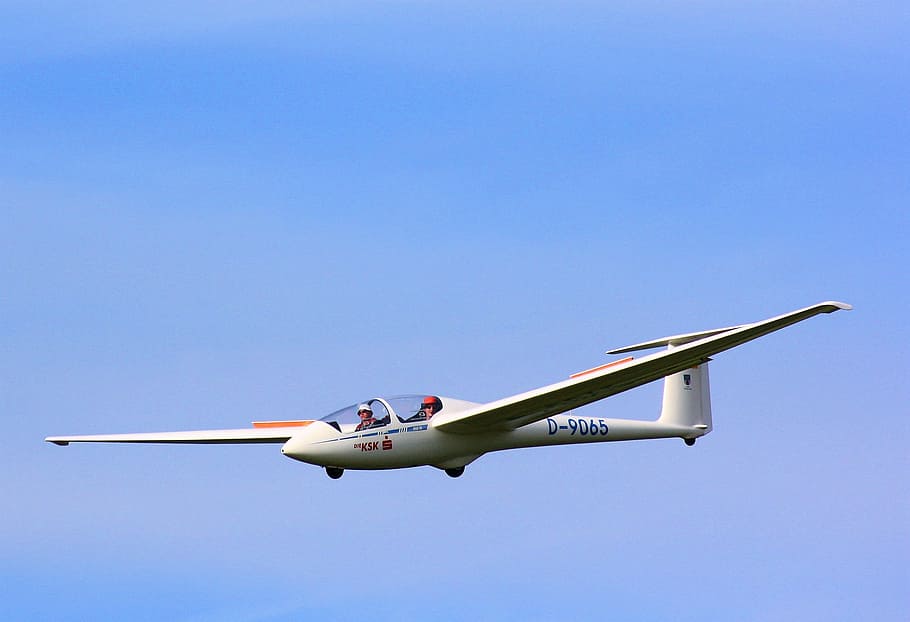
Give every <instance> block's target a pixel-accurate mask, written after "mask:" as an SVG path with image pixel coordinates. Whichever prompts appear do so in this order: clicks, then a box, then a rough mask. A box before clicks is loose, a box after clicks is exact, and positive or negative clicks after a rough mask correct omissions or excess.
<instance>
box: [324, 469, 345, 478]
mask: <svg viewBox="0 0 910 622" xmlns="http://www.w3.org/2000/svg"><path fill="white" fill-rule="evenodd" d="M325 474H326V475H328V476H329V477H331V478H332V479H338V478H339V477H341V476H342V475H344V469H339V468H338V467H326V468H325Z"/></svg>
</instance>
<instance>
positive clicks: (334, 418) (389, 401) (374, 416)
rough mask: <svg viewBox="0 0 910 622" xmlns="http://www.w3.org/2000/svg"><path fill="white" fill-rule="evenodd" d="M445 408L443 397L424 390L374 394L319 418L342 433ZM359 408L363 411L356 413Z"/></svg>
mask: <svg viewBox="0 0 910 622" xmlns="http://www.w3.org/2000/svg"><path fill="white" fill-rule="evenodd" d="M444 407H445V404H444V403H443V401H442V398H440V397H438V396H436V395H427V394H425V393H422V394H413V395H396V396H394V397H388V398H383V397H374V398H372V399H369V400H364V401H362V402H357V403H356V404H351V405H350V406H346V407H345V408H342V409H340V410H336V411H335V412H333V413H331V414H328V415H326V416H325V417H322V418H321V419H320V421H325V422H326V423H329V424H333V425H336V427H338V428H339V429H340V430H341V431H342V432H355V431H360V430H369V429H373V428H382V427H385V426H387V425H390V424H393V423H394V424H399V423H414V422H418V421H426V420H427V419H429V418H431V417H432V416H433V415H435V414H436V413H438V412H439V411H441V410H442V409H443V408H444ZM358 411H365V412H362V413H361V414H358Z"/></svg>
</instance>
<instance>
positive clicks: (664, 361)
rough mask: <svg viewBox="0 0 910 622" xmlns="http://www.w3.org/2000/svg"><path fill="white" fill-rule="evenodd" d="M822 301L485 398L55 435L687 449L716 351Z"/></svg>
mask: <svg viewBox="0 0 910 622" xmlns="http://www.w3.org/2000/svg"><path fill="white" fill-rule="evenodd" d="M851 308H852V307H851V306H850V305H848V304H845V303H843V302H822V303H819V304H816V305H812V306H811V307H806V308H805V309H799V310H797V311H793V312H791V313H786V314H784V315H780V316H777V317H773V318H770V319H767V320H763V321H761V322H755V323H753V324H743V325H740V326H731V327H728V328H718V329H714V330H708V331H702V332H698V333H689V334H684V335H674V336H672V337H664V338H661V339H656V340H653V341H648V342H644V343H640V344H636V345H633V346H628V347H625V348H618V349H616V350H611V351H610V352H608V354H623V353H628V352H635V351H638V350H645V349H651V348H658V347H666V350H664V351H662V352H657V353H654V354H650V355H648V356H644V357H642V358H639V359H633V358H624V359H622V360H618V361H614V362H612V363H608V364H606V365H602V366H600V367H595V368H592V369H589V370H586V371H583V372H579V373H577V374H573V375H572V376H571V377H570V378H569V379H568V380H565V381H562V382H557V383H556V384H551V385H548V386H545V387H541V388H539V389H534V390H532V391H527V392H525V393H519V394H518V395H513V396H511V397H506V398H503V399H500V400H496V401H494V402H489V403H487V404H478V403H474V402H466V401H463V400H457V399H452V398H447V397H440V396H436V395H427V394H421V395H405V396H397V397H391V398H381V397H377V398H373V399H370V400H366V401H365V402H363V403H361V404H360V405H359V406H356V407H355V406H349V407H347V408H343V409H341V410H339V411H336V412H334V413H332V414H330V415H327V416H325V417H323V418H321V419H318V420H310V419H307V420H297V421H257V422H254V423H253V427H252V428H244V429H236V430H201V431H195V432H161V433H141V434H97V435H89V436H49V437H47V438H46V439H45V440H46V441H48V442H51V443H55V444H57V445H68V444H70V443H283V446H282V448H281V453H283V454H284V455H285V456H287V457H289V458H294V459H295V460H299V461H301V462H306V463H309V464H314V465H317V466H321V467H324V468H325V470H326V473H327V474H328V475H329V477H331V478H333V479H337V478H339V477H341V475H342V474H343V473H344V470H345V469H362V470H372V469H396V468H405V467H415V466H427V465H429V466H434V467H437V468H440V469H443V470H445V472H446V473H447V474H448V475H450V476H452V477H458V476H460V475H461V474H462V473H463V472H464V468H465V466H466V465H468V464H470V463H471V462H473V461H474V460H476V459H477V458H479V457H480V456H482V455H483V454H485V453H488V452H491V451H500V450H504V449H516V448H521V447H541V446H546V445H569V444H576V443H598V442H608V441H627V440H638V439H652V438H681V439H683V440H684V441H685V442H686V444H687V445H693V444H695V440H696V439H698V438H699V437H701V436H704V435H705V434H708V433H709V432H710V431H711V396H710V391H709V387H708V365H707V363H708V361H709V360H711V359H710V357H711V356H713V355H715V354H717V353H719V352H723V351H725V350H729V349H730V348H734V347H736V346H738V345H742V344H744V343H746V342H747V341H751V340H753V339H757V338H758V337H762V336H764V335H767V334H768V333H772V332H774V331H777V330H780V329H782V328H785V327H787V326H790V325H791V324H796V323H797V322H801V321H803V320H806V319H809V318H810V317H813V316H815V315H818V314H821V313H832V312H834V311H838V310H841V309H843V310H849V309H851ZM661 378H664V379H665V380H664V392H663V407H662V409H661V413H660V417H659V418H658V419H657V420H655V421H641V420H631V419H607V418H600V417H592V416H588V415H585V416H578V415H575V414H573V413H572V412H571V411H572V409H574V408H578V407H581V406H584V405H586V404H590V403H592V402H596V401H598V400H602V399H604V398H607V397H610V396H611V395H616V394H617V393H622V392H623V391H628V390H629V389H633V388H635V387H638V386H641V385H644V384H647V383H649V382H653V381H655V380H659V379H661Z"/></svg>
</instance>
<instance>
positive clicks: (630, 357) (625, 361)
mask: <svg viewBox="0 0 910 622" xmlns="http://www.w3.org/2000/svg"><path fill="white" fill-rule="evenodd" d="M633 358H634V357H632V356H627V357H626V358H624V359H620V360H618V361H613V362H612V363H607V364H606V365H600V366H598V367H592V368H591V369H586V370H584V371H579V372H576V373H574V374H572V375H571V376H569V378H578V377H579V376H584V375H585V374H593V373H594V372H596V371H600V370H601V369H606V368H608V367H614V366H615V365H622V364H623V363H628V362H629V361H631V360H632V359H633Z"/></svg>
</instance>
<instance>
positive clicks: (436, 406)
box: [417, 395, 442, 420]
mask: <svg viewBox="0 0 910 622" xmlns="http://www.w3.org/2000/svg"><path fill="white" fill-rule="evenodd" d="M440 410H442V402H441V401H440V399H439V398H438V397H436V396H435V395H428V396H426V397H425V398H423V402H422V403H421V404H420V410H419V411H418V412H417V414H418V415H420V419H421V420H423V419H429V418H430V417H432V416H433V415H435V414H436V413H438V412H439V411H440Z"/></svg>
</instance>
